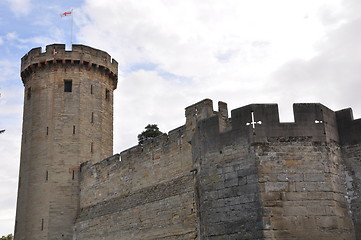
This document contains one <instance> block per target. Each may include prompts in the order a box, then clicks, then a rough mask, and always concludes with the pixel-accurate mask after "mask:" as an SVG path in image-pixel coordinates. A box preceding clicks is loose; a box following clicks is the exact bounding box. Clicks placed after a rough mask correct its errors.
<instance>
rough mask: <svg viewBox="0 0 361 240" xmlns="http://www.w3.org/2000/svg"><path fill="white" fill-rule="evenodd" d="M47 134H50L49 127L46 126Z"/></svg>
mask: <svg viewBox="0 0 361 240" xmlns="http://www.w3.org/2000/svg"><path fill="white" fill-rule="evenodd" d="M46 135H49V127H46Z"/></svg>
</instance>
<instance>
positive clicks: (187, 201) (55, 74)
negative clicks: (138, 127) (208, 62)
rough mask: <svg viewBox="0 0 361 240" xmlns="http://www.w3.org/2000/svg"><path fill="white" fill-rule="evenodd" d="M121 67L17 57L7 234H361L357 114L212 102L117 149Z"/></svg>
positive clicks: (37, 53) (78, 54) (18, 238)
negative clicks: (13, 186)
mask: <svg viewBox="0 0 361 240" xmlns="http://www.w3.org/2000/svg"><path fill="white" fill-rule="evenodd" d="M117 76H118V64H117V62H116V61H115V60H114V59H111V57H110V56H109V54H107V53H106V52H103V51H100V50H97V49H93V48H90V47H87V46H83V45H73V46H72V50H71V51H66V50H65V45H62V44H53V45H49V46H47V47H46V51H45V52H42V51H41V48H35V49H32V50H31V51H30V52H29V53H28V54H26V55H25V56H24V57H23V58H22V60H21V78H22V81H23V83H24V86H25V94H24V121H23V136H22V148H21V160H20V173H19V190H18V202H17V214H16V223H15V240H25V239H26V240H42V239H52V240H56V239H66V240H70V239H73V240H85V239H86V240H93V239H94V240H99V239H107V240H108V239H109V240H110V239H112V240H113V239H121V240H130V239H132V240H134V239H139V240H150V239H152V240H153V239H162V240H177V239H187V240H188V239H212V240H221V239H229V240H243V239H260V240H261V239H262V240H263V239H267V240H270V239H280V240H286V239H287V240H288V239H293V240H294V239H327V240H330V239H331V240H340V239H348V240H351V239H352V240H355V239H361V209H360V207H361V119H357V120H354V119H353V116H352V111H351V109H344V110H341V111H336V112H334V111H332V110H330V109H328V108H327V107H325V106H323V105H322V104H318V103H315V104H311V103H307V104H294V118H295V121H294V122H293V123H280V121H279V114H278V108H277V105H276V104H251V105H247V106H244V107H241V108H238V109H234V110H232V111H231V116H228V110H227V105H226V103H223V102H219V103H218V110H217V111H215V110H213V103H212V101H211V100H209V99H205V100H203V101H201V102H198V103H196V104H194V105H191V106H189V107H187V108H186V109H185V117H186V120H185V124H184V125H183V126H180V127H179V128H176V129H174V130H172V131H170V132H169V133H168V134H164V135H161V136H159V137H156V138H154V139H153V140H149V141H147V142H145V143H144V144H142V145H137V146H135V147H133V148H130V149H128V150H125V151H123V152H121V153H120V154H115V155H113V149H112V146H113V143H112V141H113V135H112V134H113V133H112V132H113V91H114V90H115V89H116V87H117Z"/></svg>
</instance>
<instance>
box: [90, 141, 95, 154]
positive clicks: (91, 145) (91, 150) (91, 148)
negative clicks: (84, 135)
mask: <svg viewBox="0 0 361 240" xmlns="http://www.w3.org/2000/svg"><path fill="white" fill-rule="evenodd" d="M93 145H94V144H93V143H90V152H91V153H93V150H94V149H93V147H94V146H93Z"/></svg>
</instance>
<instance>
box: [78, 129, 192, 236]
mask: <svg viewBox="0 0 361 240" xmlns="http://www.w3.org/2000/svg"><path fill="white" fill-rule="evenodd" d="M183 134H184V128H179V129H178V130H175V131H174V132H173V133H170V134H169V136H166V135H163V136H160V137H158V138H156V139H154V142H146V143H145V144H144V145H143V146H137V147H134V148H132V149H129V150H127V151H125V152H122V153H121V154H120V155H116V156H113V157H112V158H110V159H106V160H103V161H102V162H100V163H98V164H95V165H90V164H88V165H87V163H85V164H84V165H82V167H81V179H82V181H81V198H80V199H81V213H80V215H79V216H78V219H77V223H76V226H75V234H76V238H75V239H99V238H100V236H101V237H102V238H103V239H120V238H121V239H191V238H194V237H195V236H196V224H195V222H196V219H195V206H194V188H193V175H192V173H191V172H190V170H191V157H190V146H189V143H187V142H186V143H184V142H183V143H181V136H182V135H183ZM120 157H121V161H120Z"/></svg>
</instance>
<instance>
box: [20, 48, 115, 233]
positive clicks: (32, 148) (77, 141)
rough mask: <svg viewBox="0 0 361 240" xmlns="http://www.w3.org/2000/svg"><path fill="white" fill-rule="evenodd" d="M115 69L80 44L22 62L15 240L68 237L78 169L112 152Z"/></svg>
mask: <svg viewBox="0 0 361 240" xmlns="http://www.w3.org/2000/svg"><path fill="white" fill-rule="evenodd" d="M117 76H118V63H117V62H116V61H115V60H114V59H111V57H110V56H109V54H107V53H106V52H104V51H100V50H97V49H94V48H91V47H87V46H83V45H73V46H72V50H71V51H66V50H65V45H63V44H54V45H49V46H47V47H46V51H45V52H42V50H41V48H34V49H32V50H31V51H30V52H29V53H28V54H26V55H25V56H24V57H23V58H22V59H21V78H22V81H23V83H24V86H25V94H24V117H23V132H22V146H21V160H20V174H19V189H18V201H17V212H16V223H15V239H16V240H20V239H24V240H25V239H26V240H41V239H54V240H55V239H69V240H70V239H72V226H73V223H74V220H75V217H76V214H77V212H78V211H79V207H78V206H79V180H78V176H79V165H80V164H81V163H82V162H85V161H88V160H91V161H92V162H93V163H95V162H98V161H101V160H102V159H104V158H107V157H109V156H111V155H112V154H113V90H115V88H116V87H117Z"/></svg>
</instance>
